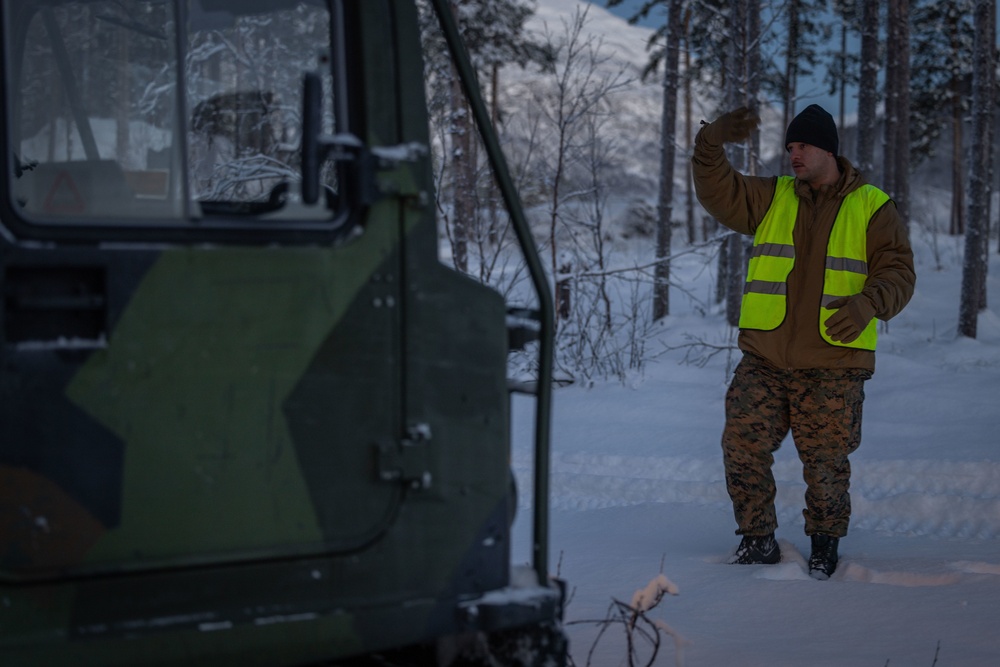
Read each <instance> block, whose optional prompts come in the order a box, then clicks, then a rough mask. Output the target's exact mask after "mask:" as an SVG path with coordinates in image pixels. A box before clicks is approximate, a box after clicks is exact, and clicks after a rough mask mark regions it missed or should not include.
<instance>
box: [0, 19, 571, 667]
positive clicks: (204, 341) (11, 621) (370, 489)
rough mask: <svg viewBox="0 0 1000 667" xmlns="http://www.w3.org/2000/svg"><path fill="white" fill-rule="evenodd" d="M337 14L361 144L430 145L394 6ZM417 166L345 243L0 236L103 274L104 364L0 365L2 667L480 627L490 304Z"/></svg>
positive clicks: (311, 647) (38, 361)
mask: <svg viewBox="0 0 1000 667" xmlns="http://www.w3.org/2000/svg"><path fill="white" fill-rule="evenodd" d="M346 4H349V12H348V14H349V16H352V17H355V19H356V21H357V24H356V25H355V26H354V28H355V30H353V31H352V34H353V36H354V39H355V40H357V41H358V42H359V43H360V45H361V46H360V47H359V48H360V49H361V51H362V62H361V63H360V66H362V67H363V68H364V73H363V77H364V80H365V81H366V82H368V85H366V86H365V87H364V93H365V96H366V97H365V99H364V100H363V101H362V102H360V103H359V104H358V105H357V108H358V109H364V110H365V113H366V114H367V115H366V125H365V126H366V128H367V131H368V135H367V136H366V141H367V142H368V143H369V144H370V145H373V146H387V145H395V144H401V143H407V142H417V143H423V144H425V145H426V144H427V143H428V136H427V118H426V113H425V111H424V108H425V106H424V100H423V79H422V70H421V67H422V65H421V58H420V57H419V56H418V55H417V54H418V53H419V48H420V44H419V40H418V37H417V29H416V12H415V9H414V6H413V4H412V3H411V2H404V1H401V0H391V1H390V0H381V1H378V2H373V1H371V0H366V1H365V2H351V3H346ZM393 45H394V46H393ZM403 110H405V113H404V112H403ZM430 174H431V169H430V161H429V157H425V158H423V159H421V160H419V161H418V162H417V163H401V164H400V165H398V166H397V167H395V168H393V169H389V170H387V171H384V172H382V173H380V174H379V175H378V179H379V182H378V186H379V189H380V191H381V193H382V196H381V197H380V198H379V199H378V200H377V201H376V202H375V203H374V204H373V205H372V206H371V207H370V208H369V209H367V211H366V213H365V220H364V221H363V232H362V233H361V234H359V235H357V236H356V237H352V238H351V239H350V240H348V241H346V242H343V243H336V244H328V245H324V244H317V243H310V244H301V245H292V244H286V245H281V244H278V245H255V246H245V245H242V246H241V245H233V244H228V245H227V244H218V243H213V244H186V245H185V244H178V245H173V246H167V247H164V248H161V249H150V247H149V246H148V245H144V244H137V245H136V246H135V247H134V248H129V246H128V244H119V245H118V246H116V247H114V248H98V247H93V246H86V245H84V246H79V247H77V246H67V247H60V246H59V245H58V244H52V245H48V246H37V245H30V244H26V245H23V246H22V245H19V244H17V243H12V242H11V241H10V240H9V237H8V236H6V235H4V236H0V263H2V267H0V268H3V267H10V266H14V265H19V266H33V267H42V268H41V269H40V270H42V271H45V270H47V267H85V268H87V269H88V270H90V269H91V268H94V267H96V270H99V271H100V273H101V275H103V276H104V277H105V279H106V289H107V293H106V295H105V296H106V299H107V320H108V321H107V326H108V336H107V342H106V345H104V346H103V347H102V348H100V349H96V350H72V349H51V348H32V347H30V346H29V347H24V346H16V345H6V344H5V345H4V346H3V348H2V351H0V355H2V357H0V423H2V424H3V429H4V436H3V437H4V441H3V443H2V447H0V664H2V665H17V666H18V667H28V666H31V665H45V666H51V665H73V666H74V667H78V666H79V667H82V666H86V665H94V666H98V665H100V666H102V667H108V666H112V665H133V664H139V663H142V664H164V665H167V664H177V665H219V664H240V665H264V664H267V665H278V664H289V665H292V664H303V663H308V662H317V661H321V660H330V659H336V658H338V657H343V656H351V655H356V654H359V653H362V652H368V651H376V650H384V649H391V648H393V647H400V646H406V645H410V644H415V643H418V642H428V641H433V640H435V639H436V638H438V637H440V636H442V635H447V634H455V633H461V632H465V631H468V630H476V629H482V628H484V627H485V629H490V628H489V627H486V626H485V625H484V623H486V621H484V618H492V617H490V616H487V615H483V614H478V615H477V613H473V612H474V611H475V607H470V606H468V605H469V602H470V601H474V600H476V599H477V597H478V596H481V595H483V594H485V593H487V592H489V591H495V590H498V589H502V588H503V587H505V586H506V585H507V584H508V579H509V568H510V562H509V560H510V556H509V547H510V540H509V537H510V536H509V528H510V526H509V517H510V515H511V509H512V508H511V503H512V502H513V499H512V497H511V495H510V479H509V462H510V450H509V435H510V434H509V406H508V401H509V398H508V394H507V388H506V378H505V369H506V352H507V339H506V312H505V303H504V301H503V299H502V297H501V296H500V295H499V294H497V293H496V292H495V291H493V290H491V289H488V288H486V287H484V286H482V285H480V284H478V283H477V282H475V281H473V280H471V279H469V278H467V277H465V276H462V275H459V274H457V273H455V272H454V271H451V270H449V269H447V268H445V267H444V266H443V265H442V264H441V263H440V262H439V261H438V258H437V229H436V222H435V217H434V210H433V197H432V196H431V188H432V184H431V178H430ZM8 210H9V209H8ZM5 275H8V274H5ZM543 602H544V604H542V605H534V604H533V605H529V606H526V607H525V606H522V607H521V608H520V609H519V612H518V613H519V614H520V615H519V616H517V622H518V623H520V624H524V623H529V622H533V621H535V620H543V621H544V620H550V621H551V620H553V619H554V618H556V615H557V612H558V609H557V605H558V603H557V599H556V598H551V599H549V598H546V599H545V600H544V601H543ZM463 605H464V606H463ZM463 610H466V611H463ZM490 622H492V623H493V624H494V627H504V624H505V623H507V624H509V623H510V620H509V618H508V617H506V616H505V615H504V614H502V613H501V614H499V615H497V616H496V617H495V618H493V620H492V621H490Z"/></svg>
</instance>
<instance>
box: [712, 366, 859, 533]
mask: <svg viewBox="0 0 1000 667" xmlns="http://www.w3.org/2000/svg"><path fill="white" fill-rule="evenodd" d="M871 375H872V374H871V371H868V370H864V369H858V368H851V369H805V370H779V369H775V368H774V367H772V366H770V365H769V364H767V363H765V362H764V361H763V360H762V359H760V358H758V357H755V356H753V355H750V354H747V355H745V356H744V357H743V359H742V360H741V361H740V363H739V365H738V366H737V367H736V371H735V374H734V376H733V380H732V382H731V383H730V385H729V390H728V391H727V393H726V426H725V429H724V430H723V434H722V452H723V461H724V463H725V470H726V486H727V488H728V491H729V497H730V498H731V499H732V501H733V513H734V514H735V516H736V523H737V525H738V526H739V528H738V530H737V531H736V532H737V534H739V535H766V534H768V533H773V532H774V531H775V529H777V527H778V519H777V516H776V513H775V509H774V498H775V483H774V475H773V474H772V472H771V466H772V465H773V464H774V452H776V451H777V450H778V448H779V447H780V446H781V442H782V441H783V440H784V439H785V436H786V435H787V434H788V432H789V431H791V433H792V439H793V441H794V443H795V448H796V450H797V451H798V454H799V459H800V460H801V461H802V468H803V477H804V478H805V483H806V495H805V504H806V507H805V509H804V510H803V512H802V514H803V515H804V516H805V520H806V522H805V532H806V534H807V535H815V534H820V533H822V534H826V535H834V536H837V537H843V536H844V535H846V534H847V526H848V523H849V522H850V517H851V496H850V493H849V488H850V483H851V464H850V462H849V461H848V456H849V455H850V454H851V453H852V452H854V451H855V450H856V449H857V448H858V446H859V445H860V444H861V406H862V403H864V400H865V393H864V383H865V380H867V379H868V378H870V377H871Z"/></svg>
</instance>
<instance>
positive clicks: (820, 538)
mask: <svg viewBox="0 0 1000 667" xmlns="http://www.w3.org/2000/svg"><path fill="white" fill-rule="evenodd" d="M811 539H812V554H811V555H810V556H809V576H810V577H812V578H813V579H819V580H820V581H823V580H825V579H829V578H830V575H831V574H833V571H834V570H836V569H837V560H838V556H837V545H838V544H840V538H839V537H834V536H833V535H812V536H811Z"/></svg>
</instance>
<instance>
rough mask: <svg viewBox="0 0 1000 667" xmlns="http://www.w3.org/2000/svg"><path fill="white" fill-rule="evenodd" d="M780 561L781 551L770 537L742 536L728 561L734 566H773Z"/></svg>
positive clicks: (772, 534)
mask: <svg viewBox="0 0 1000 667" xmlns="http://www.w3.org/2000/svg"><path fill="white" fill-rule="evenodd" d="M780 560H781V549H779V548H778V543H777V542H776V541H775V539H774V533H771V534H770V535H744V536H743V539H742V540H741V541H740V546H739V547H737V549H736V553H735V554H734V555H733V557H732V559H731V560H730V561H729V562H730V563H733V564H735V565H774V564H775V563H777V562H778V561H780Z"/></svg>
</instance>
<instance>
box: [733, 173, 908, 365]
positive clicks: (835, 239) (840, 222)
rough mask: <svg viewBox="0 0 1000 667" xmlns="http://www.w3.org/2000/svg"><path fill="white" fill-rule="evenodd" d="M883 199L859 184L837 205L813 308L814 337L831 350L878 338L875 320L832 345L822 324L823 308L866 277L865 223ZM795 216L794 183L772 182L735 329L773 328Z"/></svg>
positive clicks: (791, 257)
mask: <svg viewBox="0 0 1000 667" xmlns="http://www.w3.org/2000/svg"><path fill="white" fill-rule="evenodd" d="M887 201H889V195H887V194H885V193H884V192H882V191H881V190H879V189H878V188H876V187H875V186H873V185H863V186H861V187H860V188H858V189H856V190H854V191H853V192H851V193H850V194H848V195H847V196H846V197H845V198H844V201H843V203H842V204H841V206H840V211H839V212H838V213H837V219H836V220H835V221H834V223H833V229H832V230H831V232H830V240H829V242H828V243H827V248H826V270H825V271H824V277H823V299H822V300H821V302H820V309H819V332H820V335H821V336H822V337H823V340H825V341H826V342H828V343H830V344H831V345H838V346H841V347H853V348H858V349H862V350H874V349H875V343H876V341H877V338H878V333H877V330H876V325H875V320H874V319H873V320H872V321H871V322H869V323H868V326H867V328H865V330H864V331H863V332H862V334H861V335H860V336H859V337H858V338H857V339H856V340H854V341H852V342H850V343H841V342H838V341H835V340H832V339H831V338H830V337H829V336H827V335H826V327H825V326H824V325H823V323H824V322H825V321H826V319H827V318H828V317H830V315H831V314H833V312H834V311H833V310H830V309H829V308H827V307H826V306H827V304H829V303H830V302H831V301H833V300H834V299H837V298H840V297H843V296H851V295H853V294H858V293H860V292H861V290H862V288H864V285H865V279H866V278H867V277H868V252H867V249H868V246H867V236H868V235H867V232H868V223H869V222H870V221H871V219H872V216H873V215H875V212H876V211H878V210H879V209H880V208H881V207H882V206H883V205H885V203H886V202H887ZM798 211H799V198H798V197H797V196H796V195H795V179H794V178H792V177H791V176H781V177H779V178H778V183H777V186H776V187H775V191H774V199H773V200H772V201H771V206H770V208H768V210H767V213H766V214H765V215H764V219H763V220H762V221H761V223H760V225H759V226H758V227H757V231H756V232H755V234H754V239H753V252H752V254H751V257H750V263H749V266H748V268H747V282H746V285H745V287H744V290H743V303H742V307H741V310H740V328H741V329H760V330H764V331H770V330H772V329H776V328H777V327H778V325H780V324H781V323H782V322H783V321H784V319H785V314H786V312H787V309H788V284H787V279H788V274H789V273H791V272H792V267H793V266H794V265H795V244H794V242H793V240H792V230H793V229H794V228H795V218H796V215H797V214H798Z"/></svg>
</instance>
